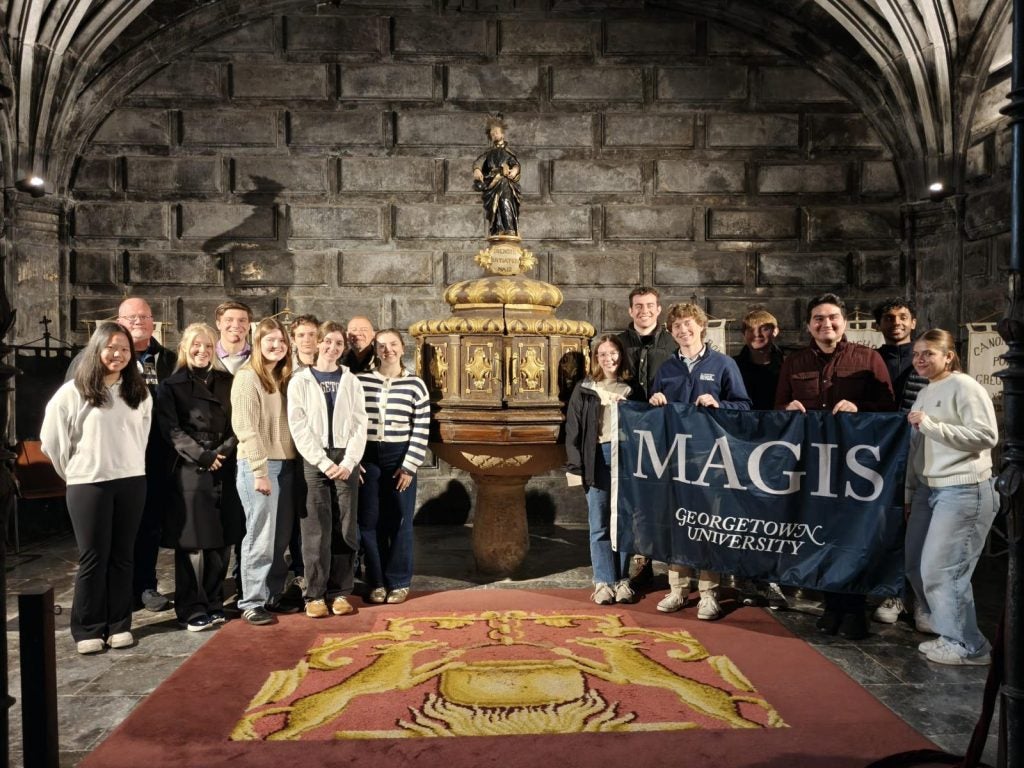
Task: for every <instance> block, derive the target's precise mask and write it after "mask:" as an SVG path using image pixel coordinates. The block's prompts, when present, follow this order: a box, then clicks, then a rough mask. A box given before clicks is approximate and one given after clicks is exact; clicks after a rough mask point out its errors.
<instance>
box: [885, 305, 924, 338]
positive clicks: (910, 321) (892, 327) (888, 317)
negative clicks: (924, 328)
mask: <svg viewBox="0 0 1024 768" xmlns="http://www.w3.org/2000/svg"><path fill="white" fill-rule="evenodd" d="M915 328H917V318H915V317H914V316H913V315H911V314H910V310H909V309H907V308H906V307H893V308H892V309H889V310H886V311H885V312H884V313H883V314H882V321H881V322H880V323H879V324H878V330H879V331H881V333H882V336H884V337H885V343H886V344H909V343H910V337H911V334H913V332H914V329H915Z"/></svg>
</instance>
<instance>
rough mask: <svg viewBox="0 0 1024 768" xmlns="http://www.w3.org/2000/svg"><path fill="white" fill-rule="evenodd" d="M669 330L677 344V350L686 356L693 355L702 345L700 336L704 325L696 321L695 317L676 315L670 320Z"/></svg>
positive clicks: (702, 341)
mask: <svg viewBox="0 0 1024 768" xmlns="http://www.w3.org/2000/svg"><path fill="white" fill-rule="evenodd" d="M669 332H670V333H671V334H672V338H673V339H675V340H676V344H678V345H679V351H680V352H682V353H683V354H684V355H686V356H687V357H693V356H694V355H695V354H697V353H698V352H700V348H701V347H702V346H703V345H704V340H703V338H702V335H703V332H704V326H702V325H701V324H700V323H698V322H697V319H696V318H693V317H677V318H676V319H675V320H673V321H672V327H671V328H669Z"/></svg>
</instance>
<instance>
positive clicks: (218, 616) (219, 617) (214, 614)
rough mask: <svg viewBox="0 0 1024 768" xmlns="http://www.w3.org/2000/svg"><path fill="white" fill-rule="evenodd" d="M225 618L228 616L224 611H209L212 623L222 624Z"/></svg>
mask: <svg viewBox="0 0 1024 768" xmlns="http://www.w3.org/2000/svg"><path fill="white" fill-rule="evenodd" d="M227 620H228V617H227V614H225V613H224V611H210V621H212V622H213V623H214V624H223V623H224V622H225V621H227Z"/></svg>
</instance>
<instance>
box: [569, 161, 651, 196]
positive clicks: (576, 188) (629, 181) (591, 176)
mask: <svg viewBox="0 0 1024 768" xmlns="http://www.w3.org/2000/svg"><path fill="white" fill-rule="evenodd" d="M552 179H553V181H552V191H553V192H560V193H562V192H639V191H640V190H641V188H642V181H643V180H642V174H641V172H640V166H639V165H638V164H636V163H628V164H627V163H608V162H599V161H596V160H556V161H555V162H554V172H553V174H552Z"/></svg>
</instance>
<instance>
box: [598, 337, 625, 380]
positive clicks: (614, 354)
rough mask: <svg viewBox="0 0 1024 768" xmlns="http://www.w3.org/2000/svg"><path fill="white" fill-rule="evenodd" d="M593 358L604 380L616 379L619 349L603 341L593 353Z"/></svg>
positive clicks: (619, 359)
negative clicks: (595, 358)
mask: <svg viewBox="0 0 1024 768" xmlns="http://www.w3.org/2000/svg"><path fill="white" fill-rule="evenodd" d="M594 356H595V357H597V364H598V365H600V366H601V373H603V374H604V377H605V378H606V379H611V380H613V381H614V380H615V379H616V378H618V375H619V367H620V365H621V357H620V354H619V348H618V347H617V346H616V345H615V344H614V343H613V342H610V341H605V342H603V343H601V344H600V345H599V346H598V348H597V351H596V352H594Z"/></svg>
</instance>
